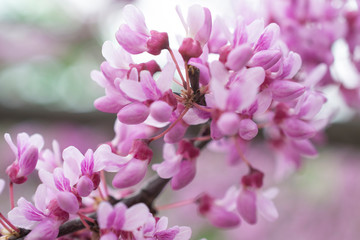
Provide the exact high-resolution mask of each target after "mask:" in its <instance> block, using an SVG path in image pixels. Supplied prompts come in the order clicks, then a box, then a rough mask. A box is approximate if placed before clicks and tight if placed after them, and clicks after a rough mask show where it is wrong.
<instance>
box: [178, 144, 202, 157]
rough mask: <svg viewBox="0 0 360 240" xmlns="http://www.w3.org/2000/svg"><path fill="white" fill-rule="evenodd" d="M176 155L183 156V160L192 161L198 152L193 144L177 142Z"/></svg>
mask: <svg viewBox="0 0 360 240" xmlns="http://www.w3.org/2000/svg"><path fill="white" fill-rule="evenodd" d="M177 153H178V154H181V155H183V157H184V158H185V159H194V158H197V157H198V156H199V154H200V150H199V149H198V148H197V147H195V146H194V144H193V143H191V142H189V141H186V140H181V141H180V142H179V147H178V150H177Z"/></svg>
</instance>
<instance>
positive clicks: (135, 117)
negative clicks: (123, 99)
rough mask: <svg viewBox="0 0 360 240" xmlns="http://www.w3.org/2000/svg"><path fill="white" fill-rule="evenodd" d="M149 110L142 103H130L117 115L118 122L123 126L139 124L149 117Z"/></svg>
mask: <svg viewBox="0 0 360 240" xmlns="http://www.w3.org/2000/svg"><path fill="white" fill-rule="evenodd" d="M149 113H150V110H149V108H148V107H147V106H146V105H144V104H142V103H137V102H134V103H131V104H128V105H126V106H125V107H123V108H122V109H121V110H120V111H119V112H118V114H117V117H118V119H119V121H120V122H122V123H125V124H140V123H142V122H144V121H145V120H146V118H147V117H148V116H149Z"/></svg>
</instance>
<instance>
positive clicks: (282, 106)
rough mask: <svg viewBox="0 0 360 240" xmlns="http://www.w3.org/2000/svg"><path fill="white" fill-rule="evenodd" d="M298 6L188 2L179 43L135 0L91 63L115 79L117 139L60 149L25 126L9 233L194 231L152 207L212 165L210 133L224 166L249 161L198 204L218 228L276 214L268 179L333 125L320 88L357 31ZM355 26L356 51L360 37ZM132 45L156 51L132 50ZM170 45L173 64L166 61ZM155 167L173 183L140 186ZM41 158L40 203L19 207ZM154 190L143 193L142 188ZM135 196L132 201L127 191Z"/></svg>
mask: <svg viewBox="0 0 360 240" xmlns="http://www.w3.org/2000/svg"><path fill="white" fill-rule="evenodd" d="M299 4H300V3H299V2H298V1H290V2H288V3H284V4H283V8H282V9H287V11H286V14H285V13H284V12H281V11H280V10H278V12H276V13H277V14H275V12H271V11H270V16H271V17H272V18H271V19H273V21H269V22H268V23H266V21H264V20H263V19H255V20H254V19H251V20H250V19H246V18H243V17H237V18H236V19H232V20H231V21H225V20H224V19H223V18H221V17H217V18H216V19H215V20H214V21H213V18H212V15H211V12H210V10H209V9H208V8H205V7H202V6H199V5H193V6H191V7H190V8H189V10H188V13H187V17H186V18H185V17H184V15H183V13H182V11H181V10H180V8H179V7H178V8H176V11H177V13H178V15H179V18H180V21H181V22H182V24H183V26H184V28H185V32H186V35H185V36H180V37H178V40H179V41H178V45H176V43H172V42H170V40H169V39H170V38H169V36H168V33H166V32H159V31H157V30H149V29H148V27H147V25H146V22H145V17H144V15H143V14H142V12H141V11H140V10H139V9H137V8H136V7H135V6H133V5H127V6H126V7H125V8H124V11H123V17H124V19H125V23H124V24H122V25H121V26H120V27H119V29H118V31H117V32H116V40H117V43H113V42H110V41H107V42H105V43H104V45H103V47H102V53H103V56H104V58H105V60H106V61H104V62H103V63H102V64H101V66H100V71H96V70H94V71H93V72H92V73H91V77H92V79H93V80H94V81H95V82H96V83H98V84H99V85H100V86H101V87H102V88H104V90H105V95H104V96H102V97H100V98H98V99H97V100H96V101H95V103H94V105H95V107H96V108H97V109H98V110H100V111H103V112H107V113H113V114H116V115H117V119H116V123H115V128H114V130H115V138H114V139H113V140H112V141H109V142H106V143H102V144H100V145H99V146H98V147H97V149H95V150H92V149H89V150H87V151H86V152H85V153H82V152H80V151H79V150H78V149H77V148H75V147H73V146H69V147H67V148H65V149H64V150H63V151H62V153H61V151H60V147H59V145H58V144H57V142H56V141H54V142H53V149H52V150H50V149H45V150H43V149H42V148H43V145H44V143H43V139H42V137H41V136H40V135H33V136H28V135H27V134H25V133H21V134H19V135H18V137H17V145H15V144H14V143H13V142H12V140H11V138H10V135H9V134H5V139H6V141H7V142H8V144H9V146H10V148H11V149H12V150H13V152H14V154H15V156H16V157H15V161H14V163H13V164H11V165H10V166H9V167H8V168H7V170H6V173H7V174H8V176H9V178H10V190H11V203H12V210H11V211H10V212H9V214H8V218H9V220H10V222H9V223H8V220H7V219H6V218H4V217H2V215H0V217H1V219H2V220H1V219H0V223H1V224H2V225H3V226H4V229H3V234H4V235H6V234H8V235H14V236H18V235H21V231H20V229H19V228H24V229H28V230H31V232H30V233H29V234H28V235H27V236H26V239H55V238H56V237H57V236H62V235H61V234H62V233H61V232H59V227H60V226H61V225H62V224H64V223H65V222H67V221H69V220H70V221H72V220H74V219H75V218H79V219H80V221H81V223H82V224H83V226H84V227H86V228H87V230H88V231H87V232H84V233H79V234H83V235H82V237H84V239H90V237H91V235H92V237H94V238H95V236H97V237H99V238H100V239H105V240H110V239H111V240H112V239H114V240H115V239H154V240H155V239H158V240H160V239H163V240H165V239H166V240H186V239H190V237H191V230H190V228H188V227H179V226H174V227H170V228H168V227H167V225H168V220H167V218H166V217H160V218H159V217H157V216H155V215H154V212H156V210H160V211H161V209H164V207H163V208H161V207H159V208H157V209H156V208H154V207H153V201H154V198H156V197H157V195H158V193H155V192H160V191H161V190H162V188H163V187H164V186H165V185H166V183H167V182H168V181H169V182H170V185H171V188H172V190H179V189H182V188H185V187H186V186H188V185H189V184H190V183H191V182H192V181H193V179H194V178H195V177H196V175H197V169H199V168H201V167H203V166H202V165H200V164H199V163H198V162H199V161H198V158H199V156H200V155H201V151H200V150H201V149H203V148H204V146H205V145H206V144H207V143H209V142H211V146H212V147H211V149H212V150H214V149H218V150H219V149H221V150H225V151H226V153H227V158H228V161H224V165H229V166H230V167H235V166H237V165H241V166H242V167H243V168H245V169H246V173H245V174H243V173H240V172H239V174H238V175H237V176H235V178H233V179H232V182H231V184H229V186H227V189H224V193H225V192H226V193H225V196H224V197H223V198H218V197H215V196H211V195H210V194H208V193H206V192H202V191H201V190H199V193H198V195H197V197H195V198H194V199H192V200H191V201H188V203H192V204H195V205H196V206H197V207H198V212H199V214H200V215H202V216H204V217H205V218H207V219H208V220H209V222H210V223H211V224H212V225H214V226H216V227H219V228H231V227H235V226H238V225H240V223H241V221H242V220H244V221H246V222H247V223H249V224H255V223H256V222H257V217H258V215H261V216H263V217H264V218H265V219H267V220H269V221H273V220H275V219H276V218H277V217H278V212H277V210H276V207H275V205H274V203H273V202H272V199H273V198H274V197H275V196H276V194H277V190H276V189H274V188H270V189H268V190H264V186H263V185H266V184H265V179H264V178H266V179H268V181H266V182H271V180H272V179H273V178H274V177H278V178H281V177H284V176H285V175H286V174H288V173H289V172H290V171H291V170H292V169H294V168H297V167H299V166H300V164H301V159H302V157H303V156H310V157H311V156H316V154H317V151H316V148H315V146H314V145H313V138H314V137H316V135H317V134H319V133H321V130H322V129H323V128H324V127H325V126H326V124H327V123H328V118H327V117H325V118H324V117H323V118H320V117H319V115H318V113H319V112H320V110H321V109H322V107H323V105H324V103H325V102H326V98H325V96H324V95H323V93H322V92H321V91H319V88H318V87H319V85H321V84H323V82H324V81H323V79H324V77H326V76H327V75H328V74H330V73H329V68H328V67H329V65H331V63H332V61H333V59H332V55H331V52H330V48H331V45H332V43H333V42H334V41H335V40H336V39H338V38H340V37H343V36H345V33H337V34H333V33H334V32H333V31H332V30H331V28H332V26H333V24H334V22H335V23H338V21H337V20H338V19H337V18H336V17H335V15H336V14H335V13H334V11H337V10H336V9H335V8H334V7H333V6H332V5H331V4H330V3H327V2H326V3H324V4H325V5H324V6H321V8H322V9H325V10H324V12H322V13H321V14H320V13H319V12H312V11H309V13H307V12H308V11H307V10H308V8H311V9H315V8H317V7H319V6H317V5H301V4H300V7H301V9H302V11H300V12H299V11H298V9H299V7H296V6H297V5H299ZM284 11H285V10H284ZM346 16H347V20H348V24H349V25H351V27H352V28H353V29H357V28H358V27H359V26H360V25H359V24H358V22H359V21H358V20H359V19H358V17H357V16H356V15H355V14H352V13H351V12H349V13H348V14H347V15H346ZM284 19H291V22H288V21H287V20H284ZM324 19H326V21H323V20H324ZM310 20H311V21H313V22H322V25H321V31H318V25H316V24H315V25H310V28H309V27H308V26H307V24H305V23H307V21H310ZM278 24H279V25H280V26H279V25H278ZM287 24H288V25H287ZM338 24H340V23H338ZM341 24H344V23H343V22H341ZM319 35H320V36H326V37H325V38H326V40H327V41H326V42H325V43H323V42H322V38H320V37H319ZM346 38H347V39H348V41H349V42H351V43H352V45H351V46H352V47H351V51H352V53H353V54H354V55H355V52H356V51H355V48H356V44H357V39H358V35H356V34H347V35H346ZM302 42H306V43H308V44H307V45H304V44H302ZM314 47H315V48H317V52H315V53H317V55H316V54H315V56H314V54H313V48H314ZM296 52H298V53H296ZM320 53H321V54H320ZM134 54H147V55H149V54H150V55H152V56H153V57H154V58H153V59H152V60H151V61H147V62H134V61H133V58H132V55H134ZM158 55H160V56H165V57H166V59H167V62H166V63H165V64H163V65H161V64H160V61H158ZM318 55H319V56H318ZM346 91H347V90H344V92H346ZM346 95H347V96H349V94H346ZM354 95H355V94H353V95H351V96H354ZM359 96H360V95H359ZM351 98H352V99H353V98H355V97H351ZM196 131H197V132H196ZM257 139H262V140H264V141H265V143H266V144H267V145H268V146H269V148H270V149H271V150H272V152H273V156H269V159H268V160H271V158H272V157H274V158H275V159H276V163H274V164H273V165H274V168H275V169H276V170H275V175H274V174H270V173H268V171H267V169H266V167H263V166H261V165H259V164H257V163H256V161H254V159H252V158H251V157H249V156H247V154H246V150H247V149H249V148H252V147H253V143H254V142H256V141H257ZM159 140H163V141H164V144H163V161H156V160H155V159H153V149H152V148H153V146H152V145H150V144H151V143H153V142H160V143H162V142H161V141H159ZM269 162H271V161H269ZM150 169H152V170H153V172H152V173H153V174H154V172H155V173H156V175H158V177H159V179H160V180H161V181H162V184H160V185H161V187H158V189H153V188H152V189H151V188H150V189H151V191H153V192H151V191H150V190H149V189H145V190H144V189H143V190H142V191H140V193H138V195H135V197H133V198H131V196H133V195H131V194H132V193H133V192H134V189H135V185H137V184H138V183H140V182H141V181H142V180H143V179H144V178H145V176H146V174H147V173H148V172H149V170H150ZM34 170H36V171H37V173H38V176H39V179H40V180H41V184H40V185H39V186H38V188H37V190H36V193H35V196H34V201H35V204H33V203H31V202H29V201H28V200H26V199H25V198H20V199H19V200H18V201H17V206H16V207H15V204H14V199H13V197H12V196H13V193H12V191H13V188H12V185H13V184H22V183H24V182H26V180H27V177H28V175H29V174H31V173H32V172H33V171H34ZM107 173H115V174H110V175H111V176H113V178H112V186H113V187H114V188H115V189H116V190H114V189H111V188H110V187H109V186H108V185H107V182H106V176H105V174H107ZM110 175H109V176H108V177H110ZM223 175H226V174H223V173H219V176H223ZM223 177H227V176H223ZM160 185H159V186H160ZM149 191H150V192H149ZM142 194H143V195H145V197H138V196H143V195H142ZM151 194H154V196H152V195H151ZM128 197H129V198H130V199H132V201H133V202H131V203H126V202H125V200H126V199H128ZM133 199H135V200H133ZM175 205H176V204H174V206H175ZM87 214H90V215H87Z"/></svg>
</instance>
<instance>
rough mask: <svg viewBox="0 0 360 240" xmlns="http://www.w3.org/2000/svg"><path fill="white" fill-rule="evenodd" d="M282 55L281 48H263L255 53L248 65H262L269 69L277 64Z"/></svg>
mask: <svg viewBox="0 0 360 240" xmlns="http://www.w3.org/2000/svg"><path fill="white" fill-rule="evenodd" d="M281 57H282V54H281V52H280V50H274V49H270V50H263V51H260V52H257V53H255V54H254V56H253V57H252V58H251V59H250V61H249V62H248V64H247V65H248V66H249V67H262V68H264V69H265V70H267V69H269V68H271V67H272V66H273V65H275V64H276V63H277V62H278V61H279V60H280V58H281Z"/></svg>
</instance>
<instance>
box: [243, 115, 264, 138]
mask: <svg viewBox="0 0 360 240" xmlns="http://www.w3.org/2000/svg"><path fill="white" fill-rule="evenodd" d="M258 132H259V130H258V127H257V125H256V123H255V122H254V121H253V120H251V119H243V120H241V121H240V123H239V135H240V137H241V138H242V139H245V140H251V139H253V138H254V137H256V135H257V134H258Z"/></svg>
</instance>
